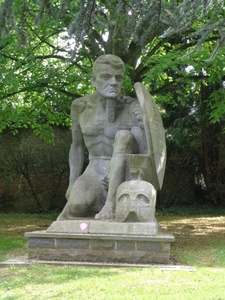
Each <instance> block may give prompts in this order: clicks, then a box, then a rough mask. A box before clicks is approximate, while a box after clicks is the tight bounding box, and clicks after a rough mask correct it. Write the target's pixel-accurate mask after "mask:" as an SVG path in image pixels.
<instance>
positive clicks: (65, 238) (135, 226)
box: [25, 219, 174, 264]
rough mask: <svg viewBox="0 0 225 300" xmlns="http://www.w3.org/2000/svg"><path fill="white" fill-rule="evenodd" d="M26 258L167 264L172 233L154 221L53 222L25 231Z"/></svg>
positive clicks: (172, 238) (172, 240)
mask: <svg viewBox="0 0 225 300" xmlns="http://www.w3.org/2000/svg"><path fill="white" fill-rule="evenodd" d="M25 236H26V237H27V238H28V249H29V250H28V257H29V258H30V259H38V260H54V261H67V262H71V261H75V262H101V263H130V264H137V263H139V264H151V263H159V264H168V263H169V258H170V247H171V243H173V242H174V236H173V235H172V234H170V233H168V232H164V233H163V232H158V223H157V222H156V223H116V222H103V221H95V220H83V219H82V220H75V221H56V222H53V223H52V225H51V226H50V227H49V228H48V229H47V230H46V231H36V232H27V233H25Z"/></svg>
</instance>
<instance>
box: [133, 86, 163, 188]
mask: <svg viewBox="0 0 225 300" xmlns="http://www.w3.org/2000/svg"><path fill="white" fill-rule="evenodd" d="M134 88H135V91H136V94H137V98H138V101H139V104H140V107H141V109H142V112H143V124H144V129H145V134H146V139H147V146H148V154H149V164H148V167H149V170H148V173H149V178H148V179H147V178H146V180H147V181H149V182H150V183H152V184H153V185H154V187H155V188H156V189H157V190H161V188H162V184H163V178H164V173H165V167H166V141H165V131H164V128H163V123H162V118H161V115H160V112H159V109H158V107H157V106H156V104H155V102H154V100H153V99H152V96H151V95H150V94H149V93H148V91H147V90H146V88H145V87H144V86H143V85H142V84H141V83H139V82H137V83H136V84H135V85H134Z"/></svg>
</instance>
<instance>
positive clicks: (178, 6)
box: [0, 0, 225, 202]
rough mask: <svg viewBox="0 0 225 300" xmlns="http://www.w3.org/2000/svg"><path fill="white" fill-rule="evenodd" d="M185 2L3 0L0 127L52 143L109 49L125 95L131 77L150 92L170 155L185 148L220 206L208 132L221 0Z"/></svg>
mask: <svg viewBox="0 0 225 300" xmlns="http://www.w3.org/2000/svg"><path fill="white" fill-rule="evenodd" d="M192 2H193V1H190V0H179V1H173V0H172V1H166V0H163V1H162V0H157V1H155V0H146V1H141V2H140V1H139V2H137V1H136V0H129V1H121V0H113V1H108V2H105V1H102V0H101V1H94V0H87V1H82V0H79V1H67V0H54V1H49V0H47V1H46V0H40V1H34V0H29V1H28V0H14V1H12V0H2V1H1V2H0V74H1V75H0V132H2V131H3V130H5V129H6V128H10V130H11V131H12V133H13V134H17V132H18V130H19V129H20V128H32V130H33V132H34V133H35V134H36V135H37V136H38V137H40V138H42V139H44V140H46V141H47V142H49V143H53V142H54V134H53V130H52V127H53V126H59V125H60V126H61V125H62V126H67V127H69V126H70V117H69V112H70V105H71V102H72V100H73V99H74V98H77V97H80V96H83V95H85V94H87V93H90V92H92V91H93V89H92V88H91V86H90V81H89V78H90V73H91V67H92V64H93V61H94V59H96V58H97V56H99V55H100V54H103V53H113V54H116V55H118V56H120V57H121V58H122V59H123V61H124V62H125V64H126V74H127V76H126V78H125V82H124V88H123V92H124V93H125V94H131V95H133V94H134V91H133V84H134V83H135V82H138V81H139V82H143V83H144V84H145V85H146V86H147V87H148V89H149V90H150V92H151V93H152V95H154V98H155V100H156V102H157V104H158V105H159V107H160V109H161V111H162V112H163V119H164V124H165V127H166V132H167V140H168V149H169V151H168V154H169V155H170V153H177V154H179V153H180V152H181V151H183V152H182V155H183V153H184V154H185V155H186V157H187V158H188V159H187V160H186V161H189V162H191V163H192V164H195V165H196V170H198V172H199V173H201V174H203V178H204V181H205V186H204V188H205V187H206V189H207V192H209V194H210V193H212V190H213V191H214V192H215V190H216V192H215V195H216V196H215V197H216V198H217V197H219V198H220V199H219V202H223V201H224V200H223V199H224V197H223V195H222V193H221V191H222V187H223V185H224V184H225V181H224V179H223V178H222V177H221V176H220V174H222V171H221V170H219V168H218V167H215V166H220V165H221V164H220V161H218V157H221V151H222V150H221V148H222V147H221V144H220V145H218V143H217V139H218V138H219V137H218V135H216V137H214V136H212V135H211V134H212V133H214V132H215V128H218V127H217V126H218V124H220V126H221V127H223V120H224V114H225V104H224V101H223V94H224V68H225V66H224V51H225V50H224V47H223V45H224V39H225V33H224V25H225V24H224V22H225V21H224V20H225V18H224V12H225V10H224V1H222V0H197V1H194V3H192ZM222 132H223V128H221V130H219V134H222ZM206 139H208V140H207V142H206ZM221 140H222V138H221ZM221 143H222V142H221ZM215 145H216V146H215ZM207 149H209V150H207ZM222 156H223V155H222ZM190 157H191V159H189V158H190ZM218 174H219V176H218ZM218 178H220V179H219V182H218ZM221 178H222V179H221ZM219 187H220V188H219ZM218 189H219V191H218ZM218 195H220V196H218ZM222 197H223V198H222ZM213 202H215V201H214V200H213Z"/></svg>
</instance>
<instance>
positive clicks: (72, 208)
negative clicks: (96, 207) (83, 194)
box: [67, 203, 85, 217]
mask: <svg viewBox="0 0 225 300" xmlns="http://www.w3.org/2000/svg"><path fill="white" fill-rule="evenodd" d="M67 212H68V213H69V215H72V216H73V217H78V216H82V215H83V214H84V213H85V206H84V204H82V203H68V204H67Z"/></svg>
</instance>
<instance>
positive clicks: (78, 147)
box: [66, 100, 84, 199]
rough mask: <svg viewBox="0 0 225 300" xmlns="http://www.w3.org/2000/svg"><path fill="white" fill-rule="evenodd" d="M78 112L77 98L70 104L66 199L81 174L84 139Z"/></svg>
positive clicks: (79, 107)
mask: <svg viewBox="0 0 225 300" xmlns="http://www.w3.org/2000/svg"><path fill="white" fill-rule="evenodd" d="M75 101H77V102H78V103H76V102H75ZM80 113H81V106H80V105H79V100H74V101H73V103H72V106H71V119H72V144H71V147H70V152H69V166H70V178H69V187H68V189H67V192H66V198H67V199H68V198H69V194H70V191H71V188H72V186H73V184H74V182H75V181H76V179H77V178H78V177H79V176H80V175H81V173H82V171H83V165H84V139H83V134H82V131H81V128H80V122H79V118H80Z"/></svg>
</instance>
